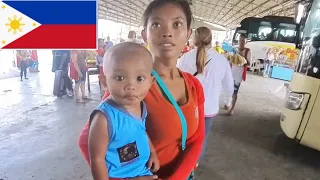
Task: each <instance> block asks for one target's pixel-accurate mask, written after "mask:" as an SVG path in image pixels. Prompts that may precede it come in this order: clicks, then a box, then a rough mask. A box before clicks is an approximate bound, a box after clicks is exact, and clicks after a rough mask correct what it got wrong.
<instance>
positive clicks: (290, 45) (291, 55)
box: [232, 16, 298, 80]
mask: <svg viewBox="0 0 320 180" xmlns="http://www.w3.org/2000/svg"><path fill="white" fill-rule="evenodd" d="M240 25H241V26H240V27H238V28H236V30H235V33H234V35H233V40H232V45H233V46H237V45H238V39H239V36H240V34H245V35H246V36H247V37H248V42H247V44H246V47H248V48H250V49H251V52H252V61H253V62H259V63H260V64H262V63H263V61H264V59H265V58H266V54H267V52H268V50H269V52H272V53H273V54H274V57H275V60H276V61H277V64H278V65H281V66H287V68H289V69H288V71H290V73H289V75H290V74H291V76H290V77H286V78H283V79H284V80H291V78H292V75H293V67H294V65H295V62H296V59H297V52H296V48H295V41H296V35H297V30H298V24H296V23H295V21H294V18H291V17H283V16H265V17H262V18H256V17H248V18H245V19H243V20H242V21H241V23H240ZM284 71H286V69H284ZM284 73H285V72H284ZM275 78H278V77H275ZM279 79H282V78H281V77H279Z"/></svg>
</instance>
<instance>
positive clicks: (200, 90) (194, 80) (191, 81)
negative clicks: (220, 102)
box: [181, 72, 204, 103]
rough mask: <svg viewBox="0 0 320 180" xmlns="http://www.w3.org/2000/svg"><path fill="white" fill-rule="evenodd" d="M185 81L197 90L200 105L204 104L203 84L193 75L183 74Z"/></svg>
mask: <svg viewBox="0 0 320 180" xmlns="http://www.w3.org/2000/svg"><path fill="white" fill-rule="evenodd" d="M181 74H182V76H183V78H184V79H185V81H186V82H187V83H188V84H189V85H190V86H191V87H193V88H194V89H195V90H196V93H197V99H198V102H199V103H204V92H203V87H202V84H201V82H200V81H199V80H198V79H197V78H196V77H195V76H193V75H192V74H189V73H186V72H181Z"/></svg>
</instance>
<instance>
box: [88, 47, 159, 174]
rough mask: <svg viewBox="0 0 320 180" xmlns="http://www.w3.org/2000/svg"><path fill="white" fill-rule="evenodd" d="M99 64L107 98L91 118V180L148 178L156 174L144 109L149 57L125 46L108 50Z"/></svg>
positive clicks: (149, 80) (139, 49) (141, 49)
mask: <svg viewBox="0 0 320 180" xmlns="http://www.w3.org/2000/svg"><path fill="white" fill-rule="evenodd" d="M103 61H104V63H103V64H104V65H103V67H104V70H105V71H104V74H105V78H104V79H102V80H103V81H105V82H106V90H107V91H108V92H109V93H110V96H109V97H108V98H107V100H105V101H104V102H102V103H101V104H100V105H99V106H98V107H97V108H96V109H95V110H94V111H93V112H92V114H91V116H90V129H89V155H90V165H91V171H92V175H93V178H94V179H95V180H108V179H109V178H134V177H138V176H148V175H152V172H156V171H157V170H158V169H159V160H158V158H157V155H156V153H155V150H154V147H153V145H152V144H151V141H150V140H149V137H148V135H147V133H146V128H145V123H146V116H147V108H146V105H145V103H144V102H143V99H144V98H145V96H146V95H147V93H148V91H149V88H150V87H151V85H152V83H153V81H154V78H153V77H152V76H151V72H152V67H153V63H152V62H153V61H152V56H151V54H150V52H149V51H148V50H147V49H146V48H144V47H143V46H141V45H140V44H137V43H133V42H124V43H120V44H117V45H115V46H114V47H112V48H111V49H110V50H109V51H108V52H107V54H105V56H104V60H103ZM133 67H134V68H133ZM151 171H152V172H151Z"/></svg>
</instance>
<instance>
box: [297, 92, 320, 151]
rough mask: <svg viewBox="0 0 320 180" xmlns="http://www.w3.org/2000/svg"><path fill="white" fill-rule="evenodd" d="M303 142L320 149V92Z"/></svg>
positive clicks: (304, 133) (303, 136)
mask: <svg viewBox="0 0 320 180" xmlns="http://www.w3.org/2000/svg"><path fill="white" fill-rule="evenodd" d="M300 143H301V144H303V145H305V146H308V147H311V148H314V149H317V150H319V151H320V94H319V92H318V94H317V98H316V101H315V103H314V106H313V108H312V112H311V116H310V118H309V121H308V123H307V126H306V128H305V130H304V132H303V135H302V138H301V141H300Z"/></svg>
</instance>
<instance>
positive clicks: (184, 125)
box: [152, 70, 194, 180]
mask: <svg viewBox="0 0 320 180" xmlns="http://www.w3.org/2000/svg"><path fill="white" fill-rule="evenodd" d="M152 75H153V76H154V77H155V78H156V81H157V83H158V85H159V86H160V88H161V89H162V91H163V92H164V94H165V95H166V96H167V98H168V99H169V101H170V102H171V104H172V105H173V107H174V108H175V110H176V111H177V113H178V115H179V119H180V122H181V128H182V138H181V141H182V142H181V148H182V150H183V151H184V150H185V149H186V141H187V132H188V125H187V121H186V118H185V117H184V115H183V112H182V110H181V108H180V107H179V105H178V104H177V102H176V101H175V100H174V98H173V96H172V95H171V93H170V91H169V90H168V88H167V86H166V85H165V84H164V82H163V81H162V79H161V77H160V76H159V75H158V73H157V72H156V71H155V70H152ZM193 176H194V170H193V171H192V172H191V174H190V176H189V177H188V178H187V180H192V179H193Z"/></svg>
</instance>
